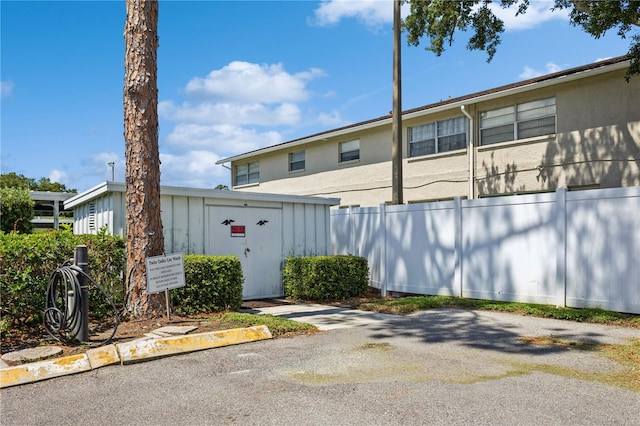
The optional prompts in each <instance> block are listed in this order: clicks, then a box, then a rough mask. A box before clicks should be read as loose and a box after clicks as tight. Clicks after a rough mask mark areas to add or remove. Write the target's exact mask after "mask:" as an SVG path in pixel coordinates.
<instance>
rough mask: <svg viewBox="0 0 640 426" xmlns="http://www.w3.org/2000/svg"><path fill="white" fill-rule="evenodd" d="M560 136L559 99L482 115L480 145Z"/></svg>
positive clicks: (538, 101) (539, 101)
mask: <svg viewBox="0 0 640 426" xmlns="http://www.w3.org/2000/svg"><path fill="white" fill-rule="evenodd" d="M555 132H556V98H555V97H552V98H547V99H540V100H537V101H531V102H525V103H522V104H517V105H511V106H508V107H503V108H498V109H493V110H490V111H484V112H481V113H480V144H481V145H490V144H493V143H500V142H507V141H513V140H518V139H526V138H533V137H536V136H544V135H551V134H554V133H555Z"/></svg>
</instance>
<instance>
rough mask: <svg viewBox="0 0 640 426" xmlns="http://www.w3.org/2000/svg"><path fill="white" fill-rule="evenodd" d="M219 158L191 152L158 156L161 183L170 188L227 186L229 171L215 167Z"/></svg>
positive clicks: (200, 152) (201, 152) (214, 155)
mask: <svg viewBox="0 0 640 426" xmlns="http://www.w3.org/2000/svg"><path fill="white" fill-rule="evenodd" d="M220 158H221V157H219V156H218V155H217V154H215V153H213V152H211V151H203V150H198V151H191V152H188V153H185V154H183V155H172V154H160V162H161V163H162V164H161V165H160V176H161V180H162V182H171V185H172V186H184V187H190V188H214V187H215V186H216V185H217V184H219V183H223V184H228V183H227V182H228V180H229V177H230V175H229V170H227V169H225V168H223V167H221V166H216V164H215V163H216V161H218V160H219V159H220Z"/></svg>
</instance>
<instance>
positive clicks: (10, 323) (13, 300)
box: [0, 229, 125, 328]
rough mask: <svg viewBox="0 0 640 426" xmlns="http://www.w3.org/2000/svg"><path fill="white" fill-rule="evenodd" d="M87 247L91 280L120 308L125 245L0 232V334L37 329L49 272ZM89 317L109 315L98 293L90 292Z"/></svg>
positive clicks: (66, 235) (107, 239)
mask: <svg viewBox="0 0 640 426" xmlns="http://www.w3.org/2000/svg"><path fill="white" fill-rule="evenodd" d="M78 245H86V246H87V248H88V251H89V276H91V278H92V279H93V280H94V281H95V282H96V283H97V284H98V285H100V286H101V287H102V288H103V289H104V290H105V291H106V292H107V294H109V296H110V297H111V298H112V299H113V300H114V302H115V303H116V306H118V308H120V307H121V306H122V301H123V284H122V283H123V281H122V271H124V265H125V241H124V239H123V238H121V237H116V236H112V235H106V234H105V233H104V232H102V233H100V234H98V235H73V234H72V233H71V231H69V230H65V229H63V230H58V231H49V232H45V233H40V234H17V233H13V232H12V233H9V234H5V233H3V232H0V298H1V300H2V307H1V312H2V322H3V328H11V327H14V326H20V325H22V324H24V325H35V324H38V323H41V321H42V313H43V311H44V307H45V300H46V289H47V285H48V283H49V279H50V278H51V275H52V274H53V272H54V271H55V270H56V269H58V268H60V267H61V266H62V265H63V264H64V263H65V262H67V261H68V260H70V259H73V254H74V249H75V247H76V246H78ZM89 295H90V296H89V312H90V314H91V315H92V316H94V317H98V318H100V317H102V316H104V315H111V314H112V312H113V311H112V308H111V305H110V304H109V302H108V300H106V299H105V298H104V297H103V296H102V294H101V293H100V292H99V291H97V290H96V291H94V290H92V287H91V286H90V292H89Z"/></svg>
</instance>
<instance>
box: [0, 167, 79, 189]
mask: <svg viewBox="0 0 640 426" xmlns="http://www.w3.org/2000/svg"><path fill="white" fill-rule="evenodd" d="M0 188H22V189H28V190H30V191H49V192H72V193H76V192H78V191H77V190H75V189H67V187H66V186H65V185H63V184H61V183H58V182H51V180H50V179H49V178H44V177H43V178H40V179H38V180H37V181H36V180H35V179H32V178H28V177H26V176H24V175H19V174H16V173H15V172H11V173H4V174H2V175H0Z"/></svg>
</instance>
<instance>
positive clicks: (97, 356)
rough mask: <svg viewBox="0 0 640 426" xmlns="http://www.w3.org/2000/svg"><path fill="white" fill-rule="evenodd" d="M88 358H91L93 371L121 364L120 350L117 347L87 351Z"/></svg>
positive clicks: (108, 346)
mask: <svg viewBox="0 0 640 426" xmlns="http://www.w3.org/2000/svg"><path fill="white" fill-rule="evenodd" d="M87 357H89V364H91V368H92V369H95V368H100V367H104V366H105V365H111V364H119V363H120V356H119V355H118V350H117V349H116V347H115V345H106V346H100V347H98V348H93V349H89V350H88V351H87Z"/></svg>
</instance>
